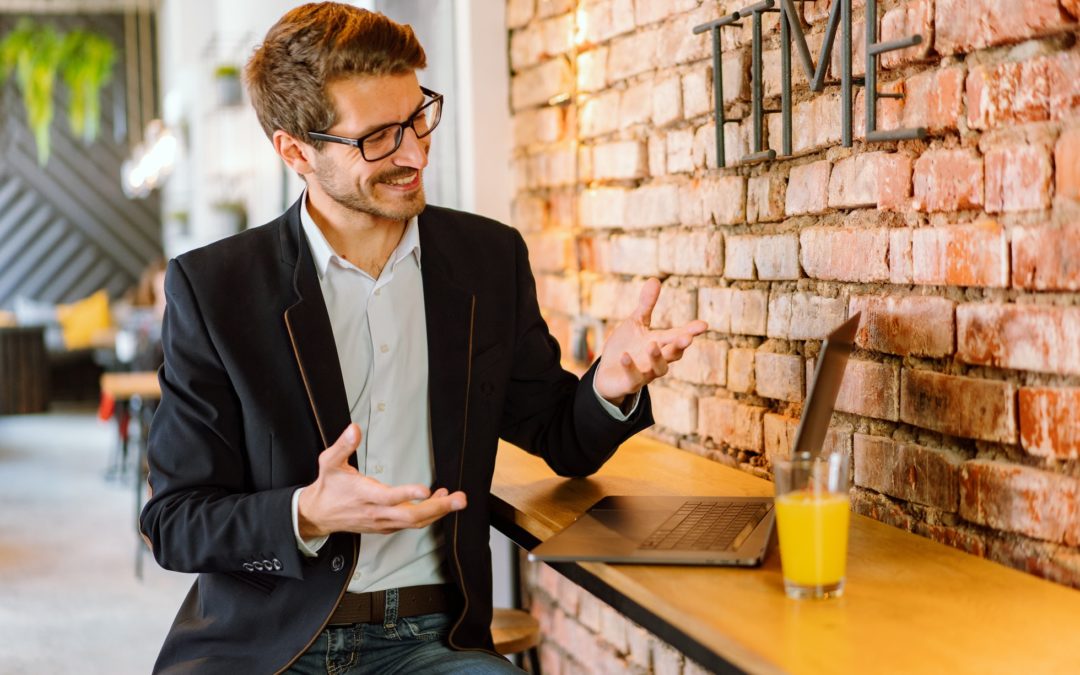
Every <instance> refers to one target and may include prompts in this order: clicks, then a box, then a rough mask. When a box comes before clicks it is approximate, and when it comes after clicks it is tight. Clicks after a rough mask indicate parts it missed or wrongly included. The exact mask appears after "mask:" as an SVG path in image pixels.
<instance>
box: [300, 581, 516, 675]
mask: <svg viewBox="0 0 1080 675" xmlns="http://www.w3.org/2000/svg"><path fill="white" fill-rule="evenodd" d="M453 621H454V620H453V618H452V617H451V616H450V615H448V614H444V613H438V614H423V615H421V616H412V617H408V618H403V617H402V618H399V617H398V616H397V593H396V592H395V591H393V590H389V591H387V592H386V618H385V619H384V621H383V623H381V624H370V623H358V624H353V625H350V626H330V627H328V628H327V629H326V630H324V631H323V632H322V633H320V634H319V637H318V638H316V640H315V642H314V643H313V644H312V645H311V648H309V649H308V650H307V651H306V652H304V653H303V654H302V655H301V656H300V658H299V659H297V661H296V663H294V664H293V665H292V667H291V668H290V669H289V670H288V671H287V672H288V673H294V674H295V675H314V674H316V673H318V674H319V675H346V674H347V675H384V674H385V675H390V674H391V673H420V674H423V675H428V674H430V675H437V674H441V673H446V674H450V673H469V674H470V675H471V674H472V673H477V674H498V673H517V674H518V675H520V673H522V672H523V671H521V670H519V669H518V668H516V667H515V666H514V665H513V664H512V663H510V662H509V661H507V660H506V659H504V658H503V657H501V656H496V655H494V654H489V653H487V652H479V651H455V650H453V649H451V648H450V646H449V645H448V644H447V639H446V638H447V635H449V633H450V627H451V626H452V625H453Z"/></svg>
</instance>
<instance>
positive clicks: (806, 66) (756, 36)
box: [694, 0, 926, 166]
mask: <svg viewBox="0 0 1080 675" xmlns="http://www.w3.org/2000/svg"><path fill="white" fill-rule="evenodd" d="M778 5H779V6H778ZM770 12H778V13H779V14H780V110H779V111H776V110H766V109H765V107H764V105H763V104H764V98H765V97H764V92H763V87H762V82H761V46H762V42H761V16H762V14H765V13H770ZM877 15H878V12H877V0H866V76H865V77H864V78H855V77H852V75H851V0H834V2H833V3H832V8H831V9H830V11H829V23H828V25H827V26H826V28H825V39H824V40H823V41H822V44H821V55H820V56H818V62H817V66H816V67H815V65H814V62H813V60H812V58H811V56H810V49H809V48H808V47H807V46H806V35H805V34H804V33H803V30H802V24H801V23H800V20H799V15H798V14H797V13H796V12H795V6H794V0H761V1H760V2H756V3H754V4H753V5H750V6H749V7H746V8H744V9H740V10H739V11H737V12H734V13H732V14H729V15H727V16H724V17H721V18H719V19H716V20H715V21H710V22H709V23H704V24H701V25H700V26H695V27H694V34H695V35H698V34H701V33H704V32H706V31H708V32H711V33H712V57H713V107H714V109H715V112H716V162H717V165H718V166H726V163H725V155H724V124H725V122H726V121H727V120H726V119H724V82H723V80H724V78H723V70H722V68H721V63H720V31H721V30H722V29H724V28H729V27H737V26H741V25H742V24H741V23H739V20H740V19H746V18H749V19H751V20H752V21H753V24H752V28H753V42H752V50H753V55H752V60H751V66H750V67H751V84H752V89H751V105H752V112H751V115H752V118H753V147H752V148H751V152H750V154H748V155H746V156H745V157H743V158H742V160H741V161H742V162H744V163H749V162H763V161H769V160H773V159H776V157H777V153H776V150H773V149H766V148H765V147H764V139H763V138H762V129H763V127H764V124H765V114H766V113H772V112H779V113H780V116H781V120H782V127H783V138H782V141H781V152H782V153H783V155H784V156H790V155H791V154H792V152H791V45H792V42H794V43H795V47H796V48H797V50H798V54H799V59H800V61H801V63H802V66H803V70H804V72H805V73H806V79H807V80H809V81H810V90H811V91H822V90H824V89H825V71H826V69H827V68H828V66H829V61H830V59H831V56H832V50H833V44H834V43H835V41H836V30H837V28H838V27H839V28H840V133H841V140H842V142H843V144H844V147H846V148H850V147H851V136H852V132H851V126H852V125H851V115H852V107H853V98H854V97H853V95H852V87H854V86H862V87H865V89H866V136H865V138H866V140H867V141H871V142H873V141H896V140H903V139H910V138H925V137H926V129H924V128H922V127H919V128H916V129H894V130H890V131H881V130H879V129H878V128H877V101H878V99H879V98H899V97H900V96H902V95H901V94H888V93H881V92H878V90H877V66H878V63H877V62H878V56H880V55H881V54H884V53H886V52H891V51H896V50H899V49H907V48H908V47H913V46H915V45H917V44H920V43H921V42H922V36H921V35H912V36H910V37H907V38H903V39H900V40H892V41H889V42H878V41H877Z"/></svg>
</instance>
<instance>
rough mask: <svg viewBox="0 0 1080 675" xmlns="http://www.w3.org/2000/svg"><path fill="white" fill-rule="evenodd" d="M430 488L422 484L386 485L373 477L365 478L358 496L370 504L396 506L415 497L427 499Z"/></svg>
mask: <svg viewBox="0 0 1080 675" xmlns="http://www.w3.org/2000/svg"><path fill="white" fill-rule="evenodd" d="M430 496H431V490H429V489H428V488H427V487H425V486H423V485H386V484H384V483H380V482H379V481H377V480H375V479H374V478H366V479H365V480H364V487H363V489H362V492H361V494H360V498H361V499H362V500H363V501H365V502H368V503H370V504H379V505H381V506H397V505H399V504H403V503H407V502H411V501H413V500H415V499H427V498H429V497H430Z"/></svg>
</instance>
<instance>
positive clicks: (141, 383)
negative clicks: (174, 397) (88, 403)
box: [101, 370, 161, 401]
mask: <svg viewBox="0 0 1080 675" xmlns="http://www.w3.org/2000/svg"><path fill="white" fill-rule="evenodd" d="M101 391H103V392H105V393H106V394H109V395H110V396H112V397H113V398H115V399H117V400H119V401H126V400H128V399H130V398H133V397H135V396H138V397H140V398H142V399H146V400H155V401H156V400H157V399H159V398H161V385H160V384H158V377H157V371H154V370H145V371H143V370H140V371H136V372H132V373H104V374H103V375H102V376H101Z"/></svg>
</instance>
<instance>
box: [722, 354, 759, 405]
mask: <svg viewBox="0 0 1080 675" xmlns="http://www.w3.org/2000/svg"><path fill="white" fill-rule="evenodd" d="M755 353H756V352H755V350H753V349H732V350H730V351H729V352H728V370H727V389H728V391H736V392H739V393H741V394H749V393H750V392H752V391H753V390H754V354H755Z"/></svg>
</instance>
